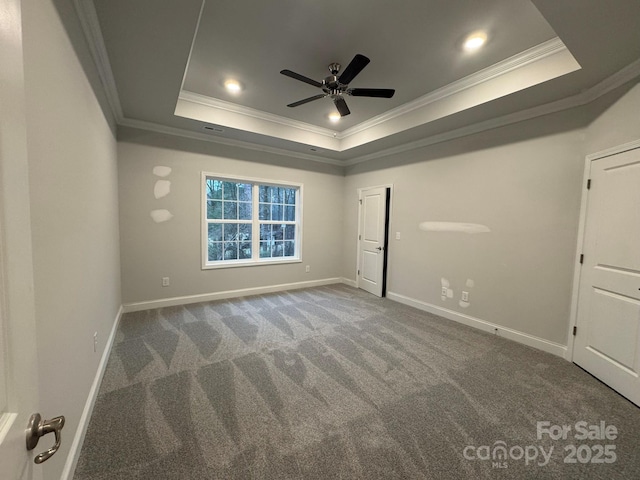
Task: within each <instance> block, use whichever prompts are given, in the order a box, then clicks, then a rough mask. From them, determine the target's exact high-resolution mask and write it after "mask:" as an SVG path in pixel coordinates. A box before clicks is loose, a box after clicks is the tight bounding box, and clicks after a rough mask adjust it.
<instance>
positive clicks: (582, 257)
mask: <svg viewBox="0 0 640 480" xmlns="http://www.w3.org/2000/svg"><path fill="white" fill-rule="evenodd" d="M583 263H584V253H581V254H580V265H582V264H583Z"/></svg>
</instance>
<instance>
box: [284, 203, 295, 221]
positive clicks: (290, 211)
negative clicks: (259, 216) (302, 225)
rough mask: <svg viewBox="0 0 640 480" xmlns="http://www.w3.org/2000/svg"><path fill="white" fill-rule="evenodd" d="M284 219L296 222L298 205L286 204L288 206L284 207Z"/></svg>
mask: <svg viewBox="0 0 640 480" xmlns="http://www.w3.org/2000/svg"><path fill="white" fill-rule="evenodd" d="M284 219H285V220H286V221H287V222H295V221H296V207H294V206H286V207H284Z"/></svg>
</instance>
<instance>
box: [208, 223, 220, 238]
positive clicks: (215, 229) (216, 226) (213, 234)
mask: <svg viewBox="0 0 640 480" xmlns="http://www.w3.org/2000/svg"><path fill="white" fill-rule="evenodd" d="M220 241H222V224H220V223H210V224H209V243H211V242H220Z"/></svg>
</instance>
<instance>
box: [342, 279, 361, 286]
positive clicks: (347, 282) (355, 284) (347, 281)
mask: <svg viewBox="0 0 640 480" xmlns="http://www.w3.org/2000/svg"><path fill="white" fill-rule="evenodd" d="M340 280H341V281H342V283H344V284H345V285H349V286H350V287H353V288H358V284H357V283H356V281H355V280H351V279H349V278H344V277H342V278H341V279H340Z"/></svg>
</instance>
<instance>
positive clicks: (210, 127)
mask: <svg viewBox="0 0 640 480" xmlns="http://www.w3.org/2000/svg"><path fill="white" fill-rule="evenodd" d="M202 129H203V130H206V131H207V132H214V133H222V132H224V128H220V127H214V126H213V125H205V126H204V127H202Z"/></svg>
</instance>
